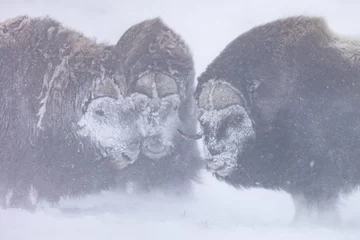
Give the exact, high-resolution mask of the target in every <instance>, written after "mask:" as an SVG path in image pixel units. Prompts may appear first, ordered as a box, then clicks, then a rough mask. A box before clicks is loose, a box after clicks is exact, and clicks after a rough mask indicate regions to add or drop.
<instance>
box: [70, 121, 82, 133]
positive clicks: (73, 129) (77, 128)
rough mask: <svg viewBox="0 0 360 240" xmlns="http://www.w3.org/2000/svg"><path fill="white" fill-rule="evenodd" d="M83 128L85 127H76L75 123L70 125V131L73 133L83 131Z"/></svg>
mask: <svg viewBox="0 0 360 240" xmlns="http://www.w3.org/2000/svg"><path fill="white" fill-rule="evenodd" d="M84 127H85V125H84V126H80V125H78V124H77V123H74V122H72V123H71V130H72V131H74V132H77V131H80V130H81V129H83V128H84Z"/></svg>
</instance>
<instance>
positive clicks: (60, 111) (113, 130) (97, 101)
mask: <svg viewBox="0 0 360 240" xmlns="http://www.w3.org/2000/svg"><path fill="white" fill-rule="evenodd" d="M0 27H1V28H0V29H2V32H1V34H2V35H1V37H2V42H3V43H4V44H2V46H1V50H2V54H3V55H2V56H6V58H7V60H6V61H7V62H6V64H3V65H2V69H4V71H5V72H7V71H9V72H10V71H12V74H13V76H14V78H15V79H16V81H13V82H12V84H14V85H13V86H12V87H10V88H18V91H19V92H20V93H21V94H22V97H21V98H19V99H17V101H18V106H19V107H16V109H17V108H19V109H18V110H19V111H18V112H19V113H16V114H18V115H21V117H18V118H19V119H27V120H28V121H34V122H35V126H34V128H35V133H34V134H32V136H31V138H33V139H34V141H36V140H38V141H39V142H38V143H39V145H41V146H43V149H44V151H50V150H51V149H52V145H56V142H60V140H59V138H64V139H65V140H66V141H67V142H68V146H69V148H71V147H72V146H73V145H81V144H84V143H86V144H90V145H91V146H92V148H93V150H94V151H95V152H96V153H97V154H99V155H100V156H99V157H100V158H101V157H102V158H107V159H111V161H113V162H114V163H115V164H116V166H117V167H118V168H119V169H122V168H124V167H126V166H127V165H128V164H131V163H133V162H134V161H135V160H136V158H137V155H138V154H139V146H138V145H137V143H138V142H137V139H138V135H139V134H138V132H139V131H138V128H137V125H136V124H137V121H136V119H137V117H136V114H135V109H134V108H133V106H132V105H129V104H127V103H126V102H125V100H124V95H125V92H126V88H127V87H126V81H125V78H124V74H123V69H122V63H121V61H120V59H119V58H118V57H117V56H116V54H115V52H114V46H109V45H105V44H101V43H97V42H95V41H92V40H90V39H89V38H87V37H85V36H83V35H82V34H81V33H78V32H76V31H74V30H72V29H68V28H65V27H63V26H62V25H61V24H60V23H59V22H57V21H55V20H53V19H51V18H49V17H46V18H30V17H28V16H21V17H17V18H15V19H10V20H8V21H6V22H4V23H3V24H2V25H1V26H0ZM24 49H26V52H24ZM19 54H21V56H22V57H19V59H21V61H22V62H19V63H18V64H16V61H17V59H16V57H17V56H18V55H19ZM4 59H5V57H4ZM24 69H25V70H24ZM24 72H25V73H26V78H22V77H17V78H16V76H22V75H20V73H21V74H24ZM4 81H6V79H4ZM20 81H22V82H20ZM5 94H6V93H5ZM3 97H4V98H7V99H11V97H12V96H10V95H9V96H3ZM20 107H21V109H20ZM29 116H30V117H29ZM32 124H33V123H30V122H29V124H28V125H29V126H31V125H32ZM22 125H24V124H22ZM22 125H20V126H22ZM31 127H32V126H31ZM31 127H30V128H31ZM29 131H30V130H29ZM40 139H47V140H46V141H45V142H44V141H42V140H40ZM56 139H58V140H59V141H57V140H56ZM66 141H65V142H66ZM76 141H77V143H76ZM34 144H36V143H34ZM65 145H66V144H65ZM63 147H64V149H66V146H63ZM79 148H81V147H79ZM46 149H47V150H46ZM87 149H89V148H87ZM79 151H80V150H79ZM65 152H66V150H65ZM68 154H69V155H71V154H74V153H70V152H68ZM64 156H65V155H64ZM90 160H93V159H89V161H90Z"/></svg>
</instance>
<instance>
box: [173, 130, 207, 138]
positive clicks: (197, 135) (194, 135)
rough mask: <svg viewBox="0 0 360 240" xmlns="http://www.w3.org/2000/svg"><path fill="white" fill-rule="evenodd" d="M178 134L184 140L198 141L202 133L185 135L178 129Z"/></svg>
mask: <svg viewBox="0 0 360 240" xmlns="http://www.w3.org/2000/svg"><path fill="white" fill-rule="evenodd" d="M177 130H178V132H179V133H180V135H181V136H183V137H184V138H186V139H190V140H199V139H201V138H202V136H203V135H202V133H196V134H187V133H184V132H183V131H181V130H180V129H178V128H177Z"/></svg>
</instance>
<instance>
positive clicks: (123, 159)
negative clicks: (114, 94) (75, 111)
mask: <svg viewBox="0 0 360 240" xmlns="http://www.w3.org/2000/svg"><path fill="white" fill-rule="evenodd" d="M137 120H138V117H137V115H136V113H135V112H134V109H133V108H131V106H129V105H128V104H125V101H124V99H120V100H117V99H114V98H111V97H100V98H96V99H93V100H91V102H90V103H89V104H88V106H87V108H86V111H85V112H84V115H83V116H82V117H81V119H80V120H79V121H78V123H77V125H78V126H79V127H80V129H79V130H78V131H77V133H78V135H79V136H80V137H87V138H89V139H90V140H91V142H92V143H93V144H94V146H96V148H97V149H98V150H99V151H100V153H101V155H102V157H106V158H109V159H110V160H111V161H113V162H114V163H115V165H116V166H117V168H119V169H123V168H125V167H126V166H128V165H129V164H132V163H134V162H135V161H136V159H137V157H138V155H139V146H140V143H139V134H138V127H137Z"/></svg>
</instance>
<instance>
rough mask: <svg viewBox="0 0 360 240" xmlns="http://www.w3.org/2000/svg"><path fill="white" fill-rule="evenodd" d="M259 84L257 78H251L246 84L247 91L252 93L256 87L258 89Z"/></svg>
mask: <svg viewBox="0 0 360 240" xmlns="http://www.w3.org/2000/svg"><path fill="white" fill-rule="evenodd" d="M259 86H260V81H259V80H253V81H251V82H250V84H249V85H248V87H247V90H248V92H250V93H253V92H255V91H256V89H258V87H259Z"/></svg>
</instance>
